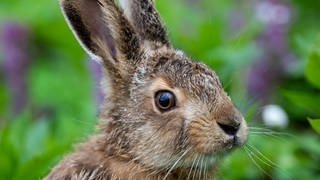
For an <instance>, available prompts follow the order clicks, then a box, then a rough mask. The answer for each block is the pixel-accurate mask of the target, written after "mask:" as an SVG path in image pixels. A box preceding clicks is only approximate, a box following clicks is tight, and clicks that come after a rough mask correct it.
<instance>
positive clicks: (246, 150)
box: [243, 146, 272, 178]
mask: <svg viewBox="0 0 320 180" xmlns="http://www.w3.org/2000/svg"><path fill="white" fill-rule="evenodd" d="M243 149H244V150H245V152H246V154H247V155H248V157H249V158H250V159H251V161H252V162H253V164H254V165H255V166H256V167H258V168H259V169H260V171H262V172H263V173H264V174H266V175H267V176H269V177H270V178H272V177H271V175H269V174H268V173H267V171H265V170H264V169H263V168H262V167H261V166H260V165H259V164H258V163H257V161H256V160H255V159H254V158H253V156H252V154H254V153H253V152H252V151H251V150H250V149H248V147H246V146H243Z"/></svg>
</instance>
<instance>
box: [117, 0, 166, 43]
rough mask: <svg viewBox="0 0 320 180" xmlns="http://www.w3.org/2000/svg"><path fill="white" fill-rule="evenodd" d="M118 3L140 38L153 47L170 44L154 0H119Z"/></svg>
mask: <svg viewBox="0 0 320 180" xmlns="http://www.w3.org/2000/svg"><path fill="white" fill-rule="evenodd" d="M120 4H121V6H122V7H123V9H124V13H125V15H126V16H127V17H128V19H129V20H130V22H131V23H132V25H133V27H134V29H135V31H136V32H137V33H138V34H139V36H140V38H141V39H142V40H144V41H148V44H151V45H153V46H154V47H155V48H157V47H161V46H171V44H170V41H169V39H168V36H167V31H166V27H165V26H164V24H163V23H162V21H161V18H160V16H159V13H158V12H157V10H156V8H155V5H154V0H120Z"/></svg>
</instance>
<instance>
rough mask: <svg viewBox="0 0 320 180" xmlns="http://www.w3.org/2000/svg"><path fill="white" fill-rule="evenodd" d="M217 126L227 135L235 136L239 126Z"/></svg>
mask: <svg viewBox="0 0 320 180" xmlns="http://www.w3.org/2000/svg"><path fill="white" fill-rule="evenodd" d="M218 125H219V126H220V128H221V129H222V130H223V131H224V132H225V133H226V134H228V135H233V136H234V135H235V134H236V133H237V132H238V130H239V127H240V124H237V125H226V124H221V123H218Z"/></svg>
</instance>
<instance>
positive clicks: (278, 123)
mask: <svg viewBox="0 0 320 180" xmlns="http://www.w3.org/2000/svg"><path fill="white" fill-rule="evenodd" d="M262 120H263V122H264V124H265V125H266V126H268V127H279V128H285V127H287V126H288V123H289V119H288V115H287V113H286V112H285V110H284V109H283V108H282V107H280V106H278V105H273V104H270V105H267V106H265V107H264V108H263V110H262Z"/></svg>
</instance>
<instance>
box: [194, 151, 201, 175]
mask: <svg viewBox="0 0 320 180" xmlns="http://www.w3.org/2000/svg"><path fill="white" fill-rule="evenodd" d="M200 159H201V156H199V158H197V164H196V166H195V169H194V170H195V171H194V172H193V176H192V179H195V175H196V174H197V171H198V164H199V160H200Z"/></svg>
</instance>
